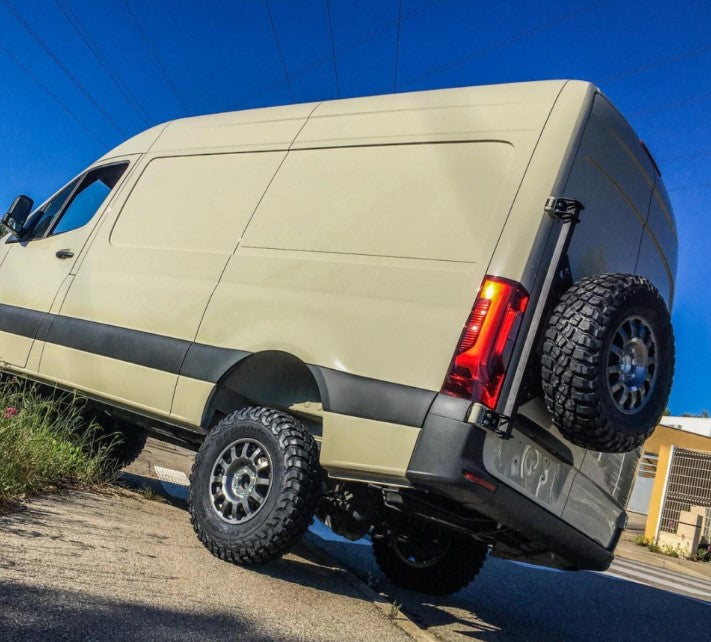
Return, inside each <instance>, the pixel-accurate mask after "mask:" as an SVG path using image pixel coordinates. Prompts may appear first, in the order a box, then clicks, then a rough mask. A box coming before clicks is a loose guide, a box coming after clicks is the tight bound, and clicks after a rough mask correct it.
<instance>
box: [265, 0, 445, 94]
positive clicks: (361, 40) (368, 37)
mask: <svg viewBox="0 0 711 642" xmlns="http://www.w3.org/2000/svg"><path fill="white" fill-rule="evenodd" d="M439 2H441V0H430V1H429V2H425V3H423V4H421V5H419V6H417V7H415V8H414V9H411V10H410V11H408V12H407V13H406V14H405V15H403V16H402V17H401V18H400V20H394V21H391V22H388V23H385V24H383V25H381V26H380V27H378V28H377V29H375V30H374V31H371V32H370V33H369V34H367V35H365V36H363V37H362V38H357V39H356V40H353V41H351V42H349V43H348V44H347V45H344V46H343V47H340V48H339V49H336V55H338V56H340V55H341V54H344V53H347V52H349V51H351V49H355V48H356V47H359V46H360V45H362V44H364V43H366V42H368V41H369V40H372V39H373V38H376V37H377V36H379V35H380V34H382V33H386V32H387V31H389V30H390V29H392V28H393V27H395V26H397V25H398V24H401V23H403V22H405V21H407V20H411V19H412V18H414V17H415V16H417V15H418V14H420V13H422V12H423V11H425V10H426V9H429V8H430V7H431V6H432V5H434V4H438V3H439ZM332 57H333V56H332V55H328V56H324V57H323V58H318V59H316V60H314V61H313V62H312V63H309V64H308V65H306V66H305V67H301V68H300V69H299V70H298V71H292V72H291V78H298V77H299V76H303V75H304V74H307V73H309V72H310V71H313V70H314V69H317V68H318V67H320V66H321V65H323V64H325V63H327V62H331V58H332ZM285 82H286V79H282V80H278V81H277V82H273V83H270V84H269V85H265V86H264V87H262V88H261V89H258V90H257V91H255V92H254V93H253V94H252V95H253V96H263V95H264V94H268V93H269V92H270V91H272V90H273V89H276V88H277V87H281V85H283V84H284V83H285Z"/></svg>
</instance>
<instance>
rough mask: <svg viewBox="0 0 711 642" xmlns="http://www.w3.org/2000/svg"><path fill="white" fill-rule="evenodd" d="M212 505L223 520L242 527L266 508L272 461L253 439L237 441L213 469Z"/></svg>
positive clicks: (210, 488) (226, 450) (267, 453)
mask: <svg viewBox="0 0 711 642" xmlns="http://www.w3.org/2000/svg"><path fill="white" fill-rule="evenodd" d="M210 477H211V483H210V487H209V489H208V490H209V493H210V503H211V505H212V507H213V508H214V509H215V512H216V513H217V515H218V516H219V518H220V519H222V520H224V521H225V522H227V523H228V524H243V523H244V522H247V521H249V520H250V519H252V518H253V517H254V516H255V515H256V514H257V513H259V511H260V510H261V509H262V507H263V506H264V503H265V502H266V500H267V498H268V497H269V491H270V490H271V487H272V459H271V457H270V456H269V452H268V451H267V449H266V448H265V447H264V446H263V445H262V444H261V443H259V442H258V441H256V440H254V439H238V440H237V441H235V442H234V443H233V444H230V445H229V446H227V448H225V449H224V450H223V451H222V453H220V456H219V457H218V458H217V460H216V461H215V465H214V466H213V467H212V474H211V475H210Z"/></svg>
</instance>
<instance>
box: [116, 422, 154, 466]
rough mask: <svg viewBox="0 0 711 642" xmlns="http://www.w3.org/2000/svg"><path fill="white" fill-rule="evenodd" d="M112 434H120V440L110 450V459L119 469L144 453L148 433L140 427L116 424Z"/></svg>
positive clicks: (126, 423)
mask: <svg viewBox="0 0 711 642" xmlns="http://www.w3.org/2000/svg"><path fill="white" fill-rule="evenodd" d="M111 432H117V433H119V437H120V439H119V440H117V441H116V442H115V443H114V445H113V446H112V447H111V449H110V450H109V459H110V460H111V461H112V462H113V463H115V465H116V466H117V467H118V468H125V467H126V466H128V465H129V464H132V463H133V462H134V461H136V459H138V457H139V455H140V454H141V453H142V452H143V449H144V448H145V446H146V441H147V440H148V433H147V432H146V431H145V430H144V429H143V428H141V427H140V426H136V425H134V424H130V423H128V422H125V421H116V422H114V424H113V427H112V430H111Z"/></svg>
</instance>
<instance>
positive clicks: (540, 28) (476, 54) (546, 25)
mask: <svg viewBox="0 0 711 642" xmlns="http://www.w3.org/2000/svg"><path fill="white" fill-rule="evenodd" d="M603 2H607V0H595V2H589V3H588V4H585V5H583V6H582V7H578V8H577V9H574V10H573V11H568V12H566V13H563V14H561V15H559V16H557V17H555V18H553V19H552V20H548V21H546V22H543V23H541V24H539V25H536V26H534V27H530V28H528V29H524V30H523V31H519V32H518V33H515V34H513V35H512V36H509V37H508V38H504V39H503V40H499V41H498V42H495V43H493V44H491V45H487V46H486V47H482V48H481V49H476V50H475V51H472V52H471V53H468V54H466V55H464V56H460V57H459V58H456V59H455V60H452V61H451V62H448V63H446V64H444V65H440V66H438V67H434V68H432V69H430V70H428V71H425V72H424V73H421V74H419V75H417V76H414V77H413V78H410V79H409V80H407V81H405V82H403V83H400V87H406V86H407V85H412V84H414V83H416V82H418V81H419V80H423V79H424V78H429V77H430V76H433V75H435V74H439V73H442V72H443V71H449V70H450V69H452V68H453V67H456V66H458V65H461V64H463V63H465V62H469V61H470V60H473V59H474V58H480V57H481V56H484V55H486V54H488V53H490V52H492V51H494V50H495V49H501V48H503V47H508V46H509V45H512V44H514V43H516V42H520V41H521V40H525V39H526V38H529V37H530V36H535V35H537V34H539V33H543V32H544V31H548V30H549V29H552V28H553V27H557V26H558V25H559V24H561V23H563V22H567V21H568V20H572V19H573V18H577V17H578V16H579V15H582V14H583V13H587V12H589V11H591V10H592V9H594V8H595V7H597V6H598V5H600V4H602V3H603Z"/></svg>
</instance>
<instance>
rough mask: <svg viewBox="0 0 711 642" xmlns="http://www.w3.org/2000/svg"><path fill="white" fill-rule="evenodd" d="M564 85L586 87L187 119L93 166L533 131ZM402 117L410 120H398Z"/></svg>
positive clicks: (405, 97) (442, 94)
mask: <svg viewBox="0 0 711 642" xmlns="http://www.w3.org/2000/svg"><path fill="white" fill-rule="evenodd" d="M570 82H574V83H576V84H580V85H585V86H589V83H585V82H583V81H565V80H545V81H536V82H523V83H509V84H500V85H482V86H478V87H461V88H456V89H439V90H431V91H419V92H411V93H402V94H387V95H380V96H367V97H364V98H348V99H342V100H331V101H325V102H314V103H305V104H299V105H284V106H278V107H266V108H261V109H248V110H242V111H232V112H225V113H221V114H213V115H208V116H194V117H190V118H182V119H179V120H174V121H170V122H167V123H163V124H161V125H157V126H155V127H152V128H151V129H148V130H146V131H144V132H142V133H140V134H138V135H136V136H134V137H133V138H130V139H129V140H127V141H126V142H124V143H122V144H121V145H119V146H118V147H116V148H114V149H112V150H111V151H109V152H108V153H107V154H105V155H104V156H103V157H102V159H101V160H105V159H108V158H114V157H116V156H123V155H128V154H142V153H146V152H149V151H152V152H166V151H181V150H186V151H187V150H199V149H213V148H232V149H233V150H234V151H240V150H241V151H246V150H248V149H250V150H266V149H289V148H291V147H293V146H296V147H303V146H315V145H317V144H318V143H325V144H326V145H327V146H331V145H334V144H336V141H337V140H340V141H341V142H340V143H339V144H349V143H348V142H347V141H346V140H344V138H345V139H347V140H349V141H352V140H358V141H360V142H361V143H363V144H368V143H371V144H372V143H373V142H378V141H380V142H387V141H388V140H391V141H392V142H396V141H397V140H399V141H403V136H407V137H412V136H415V137H422V136H425V137H428V138H429V140H433V139H437V140H439V139H441V137H442V135H445V139H447V138H451V137H452V136H453V135H458V136H461V134H462V133H463V131H477V132H481V131H512V130H522V129H541V128H542V127H543V124H544V123H545V119H546V118H547V116H548V114H549V113H550V110H551V108H552V106H553V103H554V102H555V100H556V98H557V96H558V95H559V93H560V91H561V90H562V88H563V87H564V86H565V84H566V83H570ZM581 93H582V92H581ZM464 112H466V118H464ZM408 113H409V116H410V117H409V118H403V115H408ZM366 115H371V116H372V117H371V118H366ZM333 117H342V118H338V119H334V118H333ZM329 121H330V122H329ZM336 121H338V122H336ZM307 122H308V125H309V127H306V126H305V125H306V124H307ZM329 125H331V126H330V127H329ZM462 128H464V129H462ZM335 130H337V131H335ZM350 144H354V143H353V142H351V143H350Z"/></svg>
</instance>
